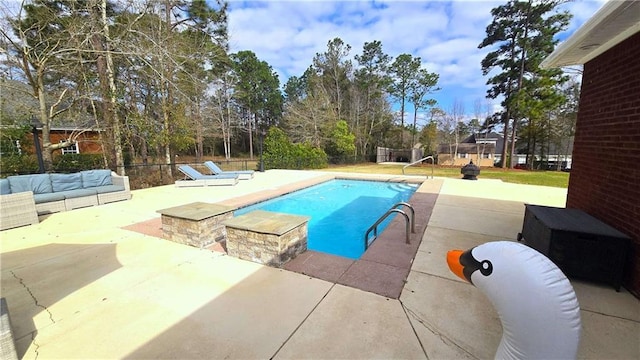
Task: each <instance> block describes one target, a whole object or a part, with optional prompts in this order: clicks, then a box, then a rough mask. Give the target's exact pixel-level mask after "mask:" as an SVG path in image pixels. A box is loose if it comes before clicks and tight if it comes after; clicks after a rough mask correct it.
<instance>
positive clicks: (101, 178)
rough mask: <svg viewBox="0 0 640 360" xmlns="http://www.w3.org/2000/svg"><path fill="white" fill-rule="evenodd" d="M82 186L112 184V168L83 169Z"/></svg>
mask: <svg viewBox="0 0 640 360" xmlns="http://www.w3.org/2000/svg"><path fill="white" fill-rule="evenodd" d="M80 174H82V187H83V188H85V189H86V188H91V187H96V186H105V185H112V184H113V183H112V182H111V170H109V169H106V170H85V171H81V172H80Z"/></svg>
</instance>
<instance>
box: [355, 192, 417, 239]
mask: <svg viewBox="0 0 640 360" xmlns="http://www.w3.org/2000/svg"><path fill="white" fill-rule="evenodd" d="M399 206H405V207H407V208H408V209H409V210H411V220H409V215H407V213H406V212H404V211H402V210H400V209H397V207H399ZM393 213H398V214H401V215H402V216H403V217H404V219H405V222H406V226H405V232H406V241H407V244H410V240H409V239H410V233H409V227H411V234H415V232H416V211H415V210H414V209H413V206H411V204H409V203H407V202H404V201H402V202H399V203H397V204H395V205H393V206H392V207H391V208H389V210H387V212H385V213H384V215H382V216H381V217H380V218H379V219H378V221H376V222H375V224H373V225H371V226H370V227H369V229H367V232H366V233H365V234H364V250H365V251H367V249H368V248H369V234H370V233H371V231H373V241H375V240H376V239H377V238H378V225H380V223H381V222H383V221H384V220H385V219H386V218H387V217H388V216H389V215H391V214H393ZM373 241H372V243H373Z"/></svg>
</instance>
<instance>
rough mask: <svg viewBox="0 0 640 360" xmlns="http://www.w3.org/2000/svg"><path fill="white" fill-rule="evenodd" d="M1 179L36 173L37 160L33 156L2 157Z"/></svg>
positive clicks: (0, 161) (0, 162)
mask: <svg viewBox="0 0 640 360" xmlns="http://www.w3.org/2000/svg"><path fill="white" fill-rule="evenodd" d="M0 171H1V172H2V177H7V176H11V175H18V174H34V173H37V172H38V160H37V159H36V157H35V155H31V154H26V155H9V156H7V155H3V156H2V157H0Z"/></svg>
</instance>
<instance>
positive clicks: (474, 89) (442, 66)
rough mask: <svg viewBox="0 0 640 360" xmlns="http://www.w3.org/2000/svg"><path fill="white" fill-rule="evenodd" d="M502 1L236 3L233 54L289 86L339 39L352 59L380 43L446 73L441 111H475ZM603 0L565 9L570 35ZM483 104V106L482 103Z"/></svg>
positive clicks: (232, 18) (483, 87)
mask: <svg viewBox="0 0 640 360" xmlns="http://www.w3.org/2000/svg"><path fill="white" fill-rule="evenodd" d="M504 3H505V2H504V1H415V0H414V1H394V0H388V1H356V0H346V1H345V0H342V1H329V0H316V1H300V0H299V1H278V0H275V1H262V2H244V1H231V2H230V9H231V10H230V13H229V31H230V34H231V47H232V51H234V52H235V51H239V50H251V51H253V52H255V53H256V55H257V56H258V58H260V59H261V60H264V61H266V62H267V63H269V64H270V65H271V66H272V67H273V68H274V69H275V70H276V71H277V72H278V74H279V75H280V81H281V83H282V84H284V83H285V82H286V81H287V79H288V78H289V77H290V76H293V75H296V76H299V75H301V74H302V73H303V72H304V71H305V70H306V69H307V68H308V67H309V66H310V65H311V63H312V59H313V57H314V55H315V54H316V53H319V52H324V51H326V49H327V42H328V41H329V40H331V39H333V38H335V37H339V38H341V39H342V40H343V41H344V42H345V43H346V44H349V45H351V56H354V55H356V54H359V53H361V52H362V47H363V45H364V43H365V42H371V41H374V40H379V41H381V42H382V46H383V50H384V51H385V52H386V53H387V54H389V55H391V56H393V57H395V56H397V55H399V54H402V53H410V54H412V55H414V56H419V57H421V58H422V60H423V66H425V67H426V68H427V69H428V70H429V71H432V72H436V73H438V74H440V84H439V85H440V87H441V88H442V91H441V92H440V93H439V94H438V95H437V99H438V101H439V102H440V103H441V106H442V107H443V108H445V109H446V108H448V107H449V106H450V104H451V103H452V102H453V100H454V99H456V98H458V99H460V100H462V101H463V102H466V104H465V105H466V108H467V112H470V111H472V108H473V101H475V99H484V97H485V95H486V85H485V83H486V78H484V77H483V76H482V72H481V69H480V61H481V60H482V58H483V57H484V56H485V55H486V53H487V52H488V49H478V44H480V42H481V41H482V40H483V39H484V37H485V35H486V33H485V29H486V27H487V25H488V24H489V23H490V22H491V19H492V16H491V9H492V8H493V7H495V6H498V5H500V4H504ZM602 4H603V0H591V1H580V0H578V1H572V2H568V3H566V4H564V5H563V6H562V9H568V10H570V12H571V13H573V14H574V15H575V17H574V19H573V20H572V21H571V24H570V27H569V30H568V31H567V34H564V35H565V36H566V35H568V34H569V33H571V32H573V31H575V29H577V28H578V27H579V26H580V25H581V24H582V23H584V21H586V20H587V19H588V18H589V17H591V16H592V15H593V13H594V12H595V11H596V10H597V9H598V8H600V6H602ZM483 101H484V100H483Z"/></svg>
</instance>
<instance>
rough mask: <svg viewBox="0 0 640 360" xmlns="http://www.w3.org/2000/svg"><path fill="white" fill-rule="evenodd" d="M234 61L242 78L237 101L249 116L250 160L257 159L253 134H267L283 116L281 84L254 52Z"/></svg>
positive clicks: (236, 55) (239, 55)
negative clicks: (264, 132)
mask: <svg viewBox="0 0 640 360" xmlns="http://www.w3.org/2000/svg"><path fill="white" fill-rule="evenodd" d="M231 58H232V60H233V63H234V71H235V73H236V75H237V77H238V82H237V83H236V87H235V89H236V91H235V97H236V99H237V100H238V102H239V104H240V105H241V106H242V108H243V110H244V111H245V112H246V113H247V115H248V116H247V118H246V120H247V123H246V125H247V133H248V135H249V156H250V157H251V158H253V130H254V129H257V128H258V127H260V128H261V129H264V130H266V129H268V128H269V127H270V126H271V125H276V123H277V120H278V119H279V118H280V116H281V113H282V95H281V93H280V81H279V80H278V75H277V74H276V73H275V72H274V71H273V69H272V68H271V66H269V64H267V63H266V62H264V61H260V60H258V58H257V57H256V55H255V54H254V53H253V52H252V51H249V50H245V51H240V52H238V53H237V54H234V55H232V56H231Z"/></svg>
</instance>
